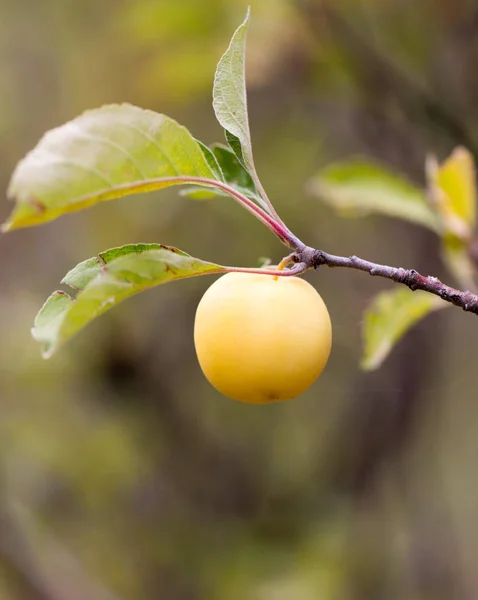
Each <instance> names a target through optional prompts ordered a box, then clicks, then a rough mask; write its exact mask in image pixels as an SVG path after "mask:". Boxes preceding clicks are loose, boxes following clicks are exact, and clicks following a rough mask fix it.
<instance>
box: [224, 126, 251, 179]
mask: <svg viewBox="0 0 478 600" xmlns="http://www.w3.org/2000/svg"><path fill="white" fill-rule="evenodd" d="M225 133H226V141H227V143H228V145H229V148H230V149H231V150H232V151H233V152H234V154H235V155H236V157H237V160H238V161H239V162H240V163H241V165H242V166H243V167H244V169H247V167H246V162H245V160H244V155H243V154H242V146H241V142H240V141H239V138H238V137H236V136H235V135H233V134H232V133H231V132H230V131H228V130H227V129H226V131H225Z"/></svg>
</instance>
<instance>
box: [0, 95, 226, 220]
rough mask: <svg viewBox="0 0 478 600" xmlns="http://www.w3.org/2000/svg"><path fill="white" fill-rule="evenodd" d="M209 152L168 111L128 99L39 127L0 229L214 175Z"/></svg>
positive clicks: (17, 173)
mask: <svg viewBox="0 0 478 600" xmlns="http://www.w3.org/2000/svg"><path fill="white" fill-rule="evenodd" d="M208 158H210V155H209V154H208V157H205V154H204V152H203V150H202V148H201V146H199V145H198V143H197V141H196V140H195V139H194V138H193V137H192V136H191V134H190V133H189V132H188V130H187V129H185V128H184V127H182V126H181V125H179V124H178V123H176V121H174V120H173V119H170V118H169V117H166V116H164V115H161V114H158V113H155V112H152V111H150V110H143V109H140V108H137V107H135V106H131V105H129V104H122V105H111V106H105V107H103V108H100V109H97V110H90V111H88V112H86V113H84V114H83V115H81V116H80V117H78V118H76V119H74V120H73V121H70V122H69V123H66V124H65V125H63V126H61V127H58V128H56V129H53V130H51V131H49V132H48V133H46V134H45V135H44V137H43V138H42V139H41V140H40V142H39V143H38V145H37V146H36V148H35V149H34V150H33V151H32V152H30V153H29V154H28V155H27V156H26V157H25V158H24V159H23V160H22V161H21V162H20V163H19V164H18V166H17V168H16V169H15V172H14V173H13V176H12V180H11V182H10V187H9V196H11V197H12V198H14V199H15V200H16V207H15V209H14V211H13V214H12V215H11V216H10V219H9V220H8V221H7V223H6V224H5V225H4V226H3V229H4V230H9V229H15V228H19V227H28V226H31V225H37V224H39V223H44V222H46V221H50V220H52V219H55V218H57V217H59V216H61V215H63V214H66V213H69V212H72V211H77V210H80V209H82V208H86V207H88V206H91V205H93V204H96V203H97V202H100V201H101V200H111V199H113V198H118V197H120V196H124V195H127V194H133V193H137V192H146V191H150V190H152V189H161V188H164V187H168V186H171V185H179V184H184V183H187V178H188V177H202V178H207V179H216V178H217V174H216V172H214V170H213V168H211V166H210V164H209V162H208ZM181 178H182V179H181ZM163 179H164V181H162V180H163ZM150 180H155V181H154V182H150Z"/></svg>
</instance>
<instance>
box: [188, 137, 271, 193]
mask: <svg viewBox="0 0 478 600" xmlns="http://www.w3.org/2000/svg"><path fill="white" fill-rule="evenodd" d="M207 150H209V152H211V154H212V156H213V157H214V160H215V161H216V164H217V168H218V169H219V171H220V173H221V175H222V178H223V181H224V182H225V183H227V184H228V185H229V186H230V187H232V188H234V189H236V190H237V191H238V192H241V194H243V195H244V196H247V198H250V199H251V200H254V201H255V202H257V203H258V204H261V203H262V198H261V197H260V195H259V192H258V191H257V188H256V185H255V183H254V181H253V179H252V177H251V175H250V174H249V172H248V171H247V170H246V169H245V168H244V166H243V165H242V164H241V163H240V162H239V159H238V158H237V156H236V154H235V153H234V152H233V151H232V149H231V148H228V147H227V146H225V145H224V144H213V145H212V146H211V148H207ZM210 160H211V159H210ZM181 194H182V195H183V196H189V197H192V198H195V199H206V198H212V197H213V196H227V194H226V193H225V192H223V191H222V190H220V189H217V188H216V189H213V188H209V189H207V188H198V187H196V186H191V187H189V188H187V189H185V190H182V191H181Z"/></svg>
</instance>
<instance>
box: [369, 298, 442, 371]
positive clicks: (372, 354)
mask: <svg viewBox="0 0 478 600" xmlns="http://www.w3.org/2000/svg"><path fill="white" fill-rule="evenodd" d="M446 306H450V305H449V304H447V303H446V302H444V301H443V300H441V299H440V298H438V297H437V296H433V295H432V294H429V293H427V292H423V291H421V290H418V291H416V292H411V291H410V290H408V289H406V288H400V289H396V290H393V291H391V292H382V293H381V294H378V296H376V297H375V298H374V300H373V302H372V304H371V305H370V306H369V307H368V308H367V310H366V311H365V313H364V322H363V332H362V333H363V344H364V349H363V357H362V368H363V369H365V370H367V371H371V370H373V369H377V368H378V367H379V366H380V365H381V364H382V363H383V361H384V360H385V359H386V358H387V356H388V355H389V353H390V351H391V350H392V349H393V347H394V346H395V344H397V342H398V341H399V340H400V339H401V338H402V337H403V336H404V335H405V334H406V333H407V331H408V330H409V329H411V328H412V327H413V326H414V325H415V324H416V323H418V321H420V320H421V319H423V318H424V317H426V315H428V314H429V313H431V312H433V311H435V310H438V309H440V308H445V307H446Z"/></svg>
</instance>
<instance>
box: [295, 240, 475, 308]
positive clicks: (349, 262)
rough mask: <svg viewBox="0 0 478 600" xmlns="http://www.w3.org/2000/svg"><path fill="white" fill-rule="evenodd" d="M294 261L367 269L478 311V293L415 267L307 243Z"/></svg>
mask: <svg viewBox="0 0 478 600" xmlns="http://www.w3.org/2000/svg"><path fill="white" fill-rule="evenodd" d="M292 260H293V261H294V262H295V263H302V264H303V265H304V266H305V270H306V269H318V268H319V267H321V266H322V265H325V266H327V267H346V268H349V269H357V270H358V271H365V272H366V273H369V275H373V276H376V277H384V278H386V279H391V280H392V281H395V282H396V283H401V284H403V285H406V286H407V287H409V288H410V289H411V290H412V291H415V290H423V291H425V292H429V293H430V294H434V295H435V296H439V297H440V298H441V299H442V300H444V301H445V302H450V303H451V304H454V305H455V306H458V307H460V308H462V309H463V310H465V311H467V312H472V313H474V314H475V315H478V295H476V294H474V293H472V292H469V291H461V290H457V289H455V288H452V287H450V286H449V285H446V284H444V283H443V282H441V281H440V280H439V279H437V278H436V277H432V276H425V275H421V274H420V273H418V272H417V271H415V269H402V268H401V267H399V268H397V267H388V266H386V265H380V264H377V263H373V262H370V261H369V260H364V259H363V258H359V257H358V256H349V257H345V256H335V255H333V254H328V253H327V252H324V251H323V250H315V249H314V248H310V247H309V246H306V247H305V248H304V249H303V250H301V251H299V252H297V253H296V254H294V255H293V257H292Z"/></svg>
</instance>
